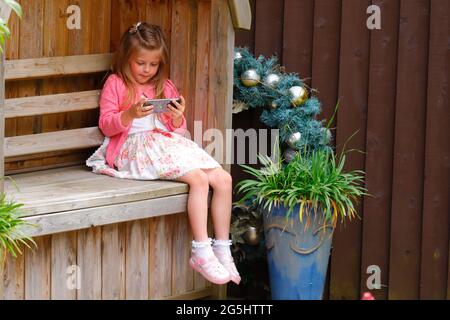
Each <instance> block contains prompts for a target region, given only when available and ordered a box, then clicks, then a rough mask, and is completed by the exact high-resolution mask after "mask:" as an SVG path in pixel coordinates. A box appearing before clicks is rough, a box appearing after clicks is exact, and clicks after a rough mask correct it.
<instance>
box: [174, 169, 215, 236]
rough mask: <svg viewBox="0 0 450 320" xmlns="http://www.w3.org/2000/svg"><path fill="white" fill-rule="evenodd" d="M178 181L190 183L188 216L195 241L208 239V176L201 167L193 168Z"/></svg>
mask: <svg viewBox="0 0 450 320" xmlns="http://www.w3.org/2000/svg"><path fill="white" fill-rule="evenodd" d="M177 181H181V182H185V183H187V184H188V185H189V197H188V205H187V209H188V216H189V222H190V225H191V228H192V234H193V236H194V240H195V241H199V242H205V241H208V224H207V219H208V203H207V202H208V191H209V184H208V176H207V175H206V174H205V173H204V172H203V171H202V170H200V169H197V170H192V171H190V172H188V173H186V174H185V175H184V176H182V177H180V178H179V179H177Z"/></svg>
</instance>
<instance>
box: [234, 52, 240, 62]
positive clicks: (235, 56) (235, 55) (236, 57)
mask: <svg viewBox="0 0 450 320" xmlns="http://www.w3.org/2000/svg"><path fill="white" fill-rule="evenodd" d="M240 59H242V54H241V53H240V52H239V51H237V52H236V53H235V54H234V60H240Z"/></svg>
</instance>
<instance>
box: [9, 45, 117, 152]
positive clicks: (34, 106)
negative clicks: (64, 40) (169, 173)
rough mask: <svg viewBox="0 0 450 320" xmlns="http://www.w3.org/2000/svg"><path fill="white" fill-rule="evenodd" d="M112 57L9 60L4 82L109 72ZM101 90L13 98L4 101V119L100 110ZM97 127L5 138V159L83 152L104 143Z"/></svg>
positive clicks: (92, 55)
mask: <svg viewBox="0 0 450 320" xmlns="http://www.w3.org/2000/svg"><path fill="white" fill-rule="evenodd" d="M110 66H111V54H109V53H108V54H91V55H81V56H67V57H51V58H38V59H21V60H9V61H6V63H5V80H6V81H13V80H25V79H35V78H48V77H61V76H73V75H80V74H89V73H96V72H102V71H107V70H109V69H110ZM99 94H100V91H99V90H92V91H82V92H72V93H63V94H53V95H45V96H34V97H24V98H14V99H6V100H5V110H4V112H5V119H8V118H17V117H27V116H36V115H43V114H52V113H65V112H72V111H81V110H90V109H96V108H98V100H99ZM102 141H103V135H102V133H101V132H100V130H99V129H98V127H88V128H80V129H72V130H61V131H55V132H48V133H38V134H30V135H22V136H16V137H8V138H5V146H4V152H5V157H15V156H24V155H30V154H36V153H43V152H52V151H61V150H72V149H84V148H89V147H95V146H98V145H100V144H101V143H102Z"/></svg>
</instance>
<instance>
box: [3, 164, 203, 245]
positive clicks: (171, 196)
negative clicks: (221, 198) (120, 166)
mask: <svg viewBox="0 0 450 320" xmlns="http://www.w3.org/2000/svg"><path fill="white" fill-rule="evenodd" d="M11 178H12V179H13V181H14V182H12V181H11V180H10V179H6V180H5V189H6V193H7V195H8V199H14V200H15V201H16V202H18V203H23V204H24V206H23V214H22V217H23V218H24V219H25V220H26V221H28V222H30V223H32V224H35V225H36V226H33V227H27V232H28V233H29V234H30V235H32V236H40V235H47V234H53V233H57V232H65V231H71V230H78V229H81V228H89V227H93V226H99V225H105V224H111V223H118V222H124V221H130V220H135V219H144V218H150V217H155V216H162V215H167V214H173V213H178V212H185V211H186V206H187V196H188V191H189V186H188V185H187V184H185V183H181V182H175V181H165V180H152V181H141V180H130V179H119V178H114V177H110V176H107V175H101V174H95V173H92V172H91V169H90V168H88V167H86V166H85V165H77V166H71V167H64V168H57V169H48V170H41V171H36V172H31V173H21V174H16V175H12V176H11ZM15 185H17V188H16V187H15ZM209 200H210V199H209Z"/></svg>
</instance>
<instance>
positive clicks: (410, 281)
mask: <svg viewBox="0 0 450 320" xmlns="http://www.w3.org/2000/svg"><path fill="white" fill-rule="evenodd" d="M400 21H401V23H400V28H399V44H398V71H397V72H398V73H397V74H398V75H397V96H396V113H395V144H394V150H395V151H394V165H393V168H394V169H393V172H394V178H393V183H392V212H391V217H392V218H391V250H390V265H389V299H392V300H397V299H408V300H409V299H418V298H419V279H420V251H421V231H422V230H421V224H422V208H423V203H422V197H423V178H424V151H425V149H424V146H425V142H424V140H425V139H424V137H425V118H426V111H425V110H426V109H425V107H426V103H427V90H426V88H427V61H428V49H427V48H428V32H429V1H421V0H411V1H401V3H400ZM411 66H414V68H411Z"/></svg>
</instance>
